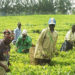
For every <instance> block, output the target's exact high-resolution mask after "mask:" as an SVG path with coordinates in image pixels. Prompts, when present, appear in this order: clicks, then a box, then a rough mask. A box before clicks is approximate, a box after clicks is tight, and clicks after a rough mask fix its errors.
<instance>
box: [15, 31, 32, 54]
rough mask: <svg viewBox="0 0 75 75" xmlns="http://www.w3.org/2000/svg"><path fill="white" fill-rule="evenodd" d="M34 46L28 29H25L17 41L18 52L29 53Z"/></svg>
mask: <svg viewBox="0 0 75 75" xmlns="http://www.w3.org/2000/svg"><path fill="white" fill-rule="evenodd" d="M31 46H32V39H31V37H30V36H28V35H27V30H23V32H22V35H21V36H19V38H18V39H17V41H16V47H17V52H18V53H28V52H29V49H30V47H31Z"/></svg>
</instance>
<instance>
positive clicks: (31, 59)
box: [29, 46, 35, 65]
mask: <svg viewBox="0 0 75 75" xmlns="http://www.w3.org/2000/svg"><path fill="white" fill-rule="evenodd" d="M34 52H35V46H34V47H31V48H30V50H29V54H30V64H32V65H35V60H34Z"/></svg>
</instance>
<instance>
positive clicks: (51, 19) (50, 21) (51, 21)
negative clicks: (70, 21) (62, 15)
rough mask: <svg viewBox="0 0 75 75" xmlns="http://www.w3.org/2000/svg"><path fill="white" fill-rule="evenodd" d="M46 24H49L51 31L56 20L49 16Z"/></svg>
mask: <svg viewBox="0 0 75 75" xmlns="http://www.w3.org/2000/svg"><path fill="white" fill-rule="evenodd" d="M48 25H49V28H50V31H51V32H53V31H54V28H55V25H56V20H55V19H54V18H50V19H49V22H48Z"/></svg>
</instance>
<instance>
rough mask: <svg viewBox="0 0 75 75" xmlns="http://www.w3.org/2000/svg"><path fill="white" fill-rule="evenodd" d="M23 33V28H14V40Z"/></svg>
mask: <svg viewBox="0 0 75 75" xmlns="http://www.w3.org/2000/svg"><path fill="white" fill-rule="evenodd" d="M20 35H21V29H19V28H16V29H15V30H14V41H17V39H18V37H19V36H20Z"/></svg>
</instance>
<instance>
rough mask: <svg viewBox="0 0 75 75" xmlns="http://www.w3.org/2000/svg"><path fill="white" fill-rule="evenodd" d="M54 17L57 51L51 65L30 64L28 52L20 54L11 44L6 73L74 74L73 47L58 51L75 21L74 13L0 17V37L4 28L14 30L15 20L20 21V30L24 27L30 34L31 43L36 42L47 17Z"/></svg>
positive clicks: (37, 74)
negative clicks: (8, 67)
mask: <svg viewBox="0 0 75 75" xmlns="http://www.w3.org/2000/svg"><path fill="white" fill-rule="evenodd" d="M51 17H54V18H55V19H56V27H55V29H56V30H57V31H58V41H57V45H56V48H57V51H58V53H59V54H58V55H55V56H54V57H53V59H52V61H51V65H48V64H46V65H44V66H40V65H36V66H35V65H31V64H30V58H29V53H27V54H20V53H17V52H16V51H15V46H14V45H13V44H11V52H10V62H11V66H10V69H11V72H9V73H8V75H75V51H74V50H75V48H73V50H70V51H68V52H60V47H61V45H62V43H63V42H64V37H65V35H66V33H67V31H68V30H69V29H70V28H71V27H72V24H74V23H75V15H27V16H5V17H0V39H2V38H3V34H2V32H3V31H4V30H5V29H11V30H14V29H15V28H16V27H17V22H19V21H20V22H21V23H22V28H21V29H22V30H23V29H26V30H27V31H28V35H30V36H31V38H32V42H33V44H36V42H37V40H38V37H39V35H40V32H41V31H42V29H44V28H46V27H48V20H49V18H51Z"/></svg>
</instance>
